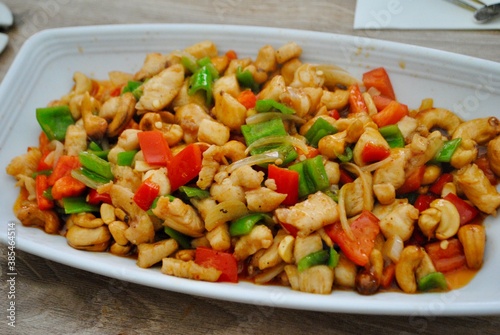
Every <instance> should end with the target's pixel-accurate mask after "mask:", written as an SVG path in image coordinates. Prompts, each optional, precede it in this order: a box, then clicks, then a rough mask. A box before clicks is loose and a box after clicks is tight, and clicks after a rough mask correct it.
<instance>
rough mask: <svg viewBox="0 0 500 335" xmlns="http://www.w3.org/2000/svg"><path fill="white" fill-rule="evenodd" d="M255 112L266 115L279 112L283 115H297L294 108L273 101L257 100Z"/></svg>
mask: <svg viewBox="0 0 500 335" xmlns="http://www.w3.org/2000/svg"><path fill="white" fill-rule="evenodd" d="M255 110H256V111H257V112H258V113H266V112H270V111H274V110H278V111H280V112H281V113H283V114H288V115H291V114H295V111H294V110H293V109H292V108H290V107H288V106H285V105H283V104H282V103H279V102H277V101H276V100H273V99H263V100H257V102H256V103H255Z"/></svg>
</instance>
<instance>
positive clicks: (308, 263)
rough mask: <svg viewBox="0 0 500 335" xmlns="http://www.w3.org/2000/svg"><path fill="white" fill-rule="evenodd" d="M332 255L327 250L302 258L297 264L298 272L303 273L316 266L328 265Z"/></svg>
mask: <svg viewBox="0 0 500 335" xmlns="http://www.w3.org/2000/svg"><path fill="white" fill-rule="evenodd" d="M329 258H330V255H329V253H328V251H327V250H319V251H316V252H313V253H310V254H309V255H307V256H304V257H302V259H300V260H299V262H298V263H297V270H298V271H299V272H303V271H305V270H307V269H309V268H310V267H312V266H315V265H321V264H327V263H328V260H329Z"/></svg>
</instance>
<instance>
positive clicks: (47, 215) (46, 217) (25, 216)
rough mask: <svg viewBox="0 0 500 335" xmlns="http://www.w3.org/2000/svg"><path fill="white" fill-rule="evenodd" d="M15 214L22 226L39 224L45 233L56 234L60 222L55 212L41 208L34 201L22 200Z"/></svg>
mask: <svg viewBox="0 0 500 335" xmlns="http://www.w3.org/2000/svg"><path fill="white" fill-rule="evenodd" d="M15 214H16V216H17V218H18V219H19V221H21V223H22V224H23V225H24V226H28V227H29V226H39V227H41V228H43V230H44V231H45V232H46V233H47V234H56V233H57V232H58V231H59V227H60V223H61V222H60V219H59V217H58V216H57V214H56V212H54V211H51V210H41V209H40V208H38V205H37V204H36V203H35V202H30V201H25V202H23V203H22V204H21V206H20V208H19V209H18V210H17V211H16V213H15Z"/></svg>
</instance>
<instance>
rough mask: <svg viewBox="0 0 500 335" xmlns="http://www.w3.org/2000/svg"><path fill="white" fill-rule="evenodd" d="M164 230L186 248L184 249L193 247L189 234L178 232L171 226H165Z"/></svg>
mask: <svg viewBox="0 0 500 335" xmlns="http://www.w3.org/2000/svg"><path fill="white" fill-rule="evenodd" d="M163 231H165V234H167V235H168V236H170V237H171V238H173V239H174V240H175V241H176V242H177V243H179V245H180V246H181V247H182V248H184V249H190V248H191V238H190V237H189V236H187V235H184V234H183V233H180V232H178V231H177V230H175V229H172V228H170V227H167V226H165V227H163Z"/></svg>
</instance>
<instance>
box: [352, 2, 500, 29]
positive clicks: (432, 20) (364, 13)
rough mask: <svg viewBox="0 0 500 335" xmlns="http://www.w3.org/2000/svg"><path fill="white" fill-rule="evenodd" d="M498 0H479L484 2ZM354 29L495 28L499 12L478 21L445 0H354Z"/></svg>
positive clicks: (497, 27)
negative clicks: (487, 18) (483, 20)
mask: <svg viewBox="0 0 500 335" xmlns="http://www.w3.org/2000/svg"><path fill="white" fill-rule="evenodd" d="M498 1H500V0H498ZM498 1H496V0H482V2H483V3H485V4H488V3H496V2H498ZM469 2H470V3H471V4H473V5H475V4H474V1H472V0H470V1H469ZM475 6H476V7H477V8H479V7H481V6H480V5H475ZM354 29H375V30H376V29H449V30H453V29H454V30H460V29H472V30H473V29H477V30H497V29H500V15H499V16H498V17H497V18H495V19H493V20H491V21H490V22H487V23H482V24H481V23H476V22H475V21H474V17H473V11H471V10H467V9H465V8H462V7H460V6H458V5H456V4H454V3H452V2H450V1H447V0H357V4H356V12H355V15H354Z"/></svg>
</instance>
